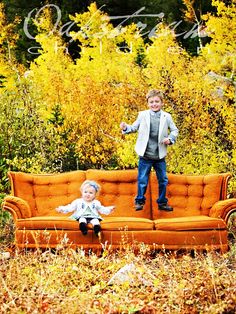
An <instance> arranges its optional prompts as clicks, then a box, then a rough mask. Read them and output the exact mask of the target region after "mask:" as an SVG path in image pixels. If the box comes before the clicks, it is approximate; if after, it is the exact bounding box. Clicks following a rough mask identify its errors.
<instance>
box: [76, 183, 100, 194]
mask: <svg viewBox="0 0 236 314" xmlns="http://www.w3.org/2000/svg"><path fill="white" fill-rule="evenodd" d="M86 186H91V187H93V188H94V190H95V191H96V193H98V192H99V191H100V189H101V187H100V185H99V184H98V183H97V182H95V181H92V180H85V181H84V182H83V183H82V185H81V187H80V191H81V192H83V189H84V188H85V187H86Z"/></svg>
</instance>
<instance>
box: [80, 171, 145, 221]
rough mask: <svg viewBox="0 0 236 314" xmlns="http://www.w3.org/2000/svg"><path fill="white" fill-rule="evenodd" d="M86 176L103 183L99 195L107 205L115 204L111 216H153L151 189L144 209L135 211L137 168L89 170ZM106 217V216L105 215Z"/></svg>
mask: <svg viewBox="0 0 236 314" xmlns="http://www.w3.org/2000/svg"><path fill="white" fill-rule="evenodd" d="M86 178H87V179H88V180H95V181H96V182H98V183H99V184H100V185H101V192H100V194H99V196H98V198H99V200H100V201H101V203H102V204H103V205H105V206H109V205H115V210H114V211H113V212H112V214H111V215H109V217H110V216H111V217H139V218H148V219H150V218H151V208H150V207H151V206H150V189H147V193H146V198H147V201H146V204H145V206H144V209H143V210H140V211H135V209H134V199H135V196H136V194H137V170H93V169H90V170H87V171H86ZM103 217H104V218H105V217H106V216H103Z"/></svg>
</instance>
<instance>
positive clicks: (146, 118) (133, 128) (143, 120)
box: [122, 109, 178, 159]
mask: <svg viewBox="0 0 236 314" xmlns="http://www.w3.org/2000/svg"><path fill="white" fill-rule="evenodd" d="M160 111H161V116H160V126H159V136H158V149H159V158H160V159H162V158H164V157H165V156H166V154H167V145H166V144H164V143H163V142H162V141H163V140H164V138H170V139H171V141H172V143H175V141H176V137H177V136H178V128H177V127H176V125H175V123H174V121H173V119H172V117H171V115H170V114H169V113H168V112H165V111H163V110H160ZM137 131H138V138H137V142H136V145H135V151H136V153H137V154H138V155H139V156H141V157H142V156H144V154H145V151H146V148H147V143H148V139H149V133H150V109H148V110H144V111H140V112H139V114H138V118H137V120H136V121H135V122H134V123H133V124H132V125H127V129H126V130H125V131H123V132H122V133H123V134H128V133H133V132H137ZM169 131H170V133H168V132H169Z"/></svg>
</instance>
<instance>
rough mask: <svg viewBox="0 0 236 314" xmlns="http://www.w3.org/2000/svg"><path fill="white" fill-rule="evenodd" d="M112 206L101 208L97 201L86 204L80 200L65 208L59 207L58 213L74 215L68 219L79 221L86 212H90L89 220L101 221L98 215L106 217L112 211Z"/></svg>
mask: <svg viewBox="0 0 236 314" xmlns="http://www.w3.org/2000/svg"><path fill="white" fill-rule="evenodd" d="M113 208H114V206H102V205H101V203H100V202H99V201H98V200H93V201H92V202H89V203H88V202H86V201H84V200H83V199H82V198H78V199H76V200H74V201H73V202H72V203H71V204H68V205H65V206H59V207H58V211H60V212H62V213H65V214H66V213H70V212H73V211H74V213H73V214H72V215H71V216H70V217H69V218H71V219H79V218H80V217H83V215H84V214H85V212H88V210H89V211H90V212H91V218H98V219H102V217H101V216H100V215H99V213H100V214H105V215H108V214H110V212H111V211H112V210H113Z"/></svg>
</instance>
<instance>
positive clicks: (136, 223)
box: [101, 217, 154, 231]
mask: <svg viewBox="0 0 236 314" xmlns="http://www.w3.org/2000/svg"><path fill="white" fill-rule="evenodd" d="M101 227H102V230H127V231H131V230H143V231H145V230H153V229H154V223H153V221H152V220H150V219H146V218H136V217H107V218H105V219H104V220H103V221H102V222H101Z"/></svg>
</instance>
